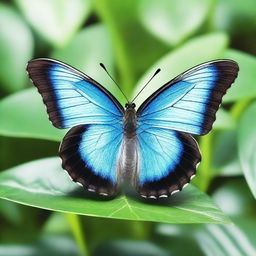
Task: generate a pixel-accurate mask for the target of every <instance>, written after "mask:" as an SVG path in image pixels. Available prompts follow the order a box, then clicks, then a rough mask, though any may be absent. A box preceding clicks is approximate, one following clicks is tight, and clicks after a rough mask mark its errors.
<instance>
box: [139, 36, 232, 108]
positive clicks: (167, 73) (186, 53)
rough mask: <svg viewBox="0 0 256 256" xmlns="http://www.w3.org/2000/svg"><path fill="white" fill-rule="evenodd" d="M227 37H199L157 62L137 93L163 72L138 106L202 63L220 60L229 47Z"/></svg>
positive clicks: (149, 87) (144, 77) (142, 81)
mask: <svg viewBox="0 0 256 256" xmlns="http://www.w3.org/2000/svg"><path fill="white" fill-rule="evenodd" d="M227 42H228V40H227V37H226V35H225V34H222V33H213V34H209V35H205V36H201V37H197V38H195V39H192V40H190V41H188V42H187V43H186V44H184V45H183V46H181V47H180V48H178V49H177V50H175V51H171V52H170V53H169V54H167V55H166V56H164V57H162V58H161V59H160V60H159V61H157V62H156V63H155V64H154V65H153V66H152V67H151V68H150V69H149V70H148V71H147V72H146V73H145V74H144V75H143V77H142V78H141V79H140V80H139V82H138V84H137V86H136V88H135V91H134V92H135V93H134V95H136V94H137V93H138V91H139V90H140V88H141V87H142V86H143V85H145V84H146V82H147V81H148V79H149V78H150V77H151V76H152V75H153V73H154V72H155V71H156V70H157V69H158V68H161V72H160V73H159V74H158V75H157V76H156V77H155V78H154V79H153V80H152V82H150V84H149V85H148V86H147V87H146V88H145V89H144V91H143V93H142V94H141V95H140V96H139V97H138V98H137V99H136V103H137V105H139V104H141V103H142V102H143V100H145V99H146V98H147V97H149V96H150V95H151V94H152V93H153V92H154V91H155V90H157V89H158V88H159V87H160V86H162V85H164V84H165V83H166V82H168V81H169V80H171V79H172V78H174V77H175V76H177V75H179V74H180V73H182V72H184V71H186V70H187V69H189V68H192V67H193V66H195V65H197V64H200V63H202V62H206V61H210V60H213V59H217V58H219V57H220V56H221V55H222V54H223V51H224V50H225V48H226V47H227Z"/></svg>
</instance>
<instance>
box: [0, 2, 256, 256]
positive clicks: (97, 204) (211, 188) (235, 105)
mask: <svg viewBox="0 0 256 256" xmlns="http://www.w3.org/2000/svg"><path fill="white" fill-rule="evenodd" d="M254 14H255V4H254V1H253V0H244V1H239V0H234V1H232V0H225V1H224V0H207V1H200V0H191V1H190V0H179V1H178V0H173V1H167V0H159V1H153V0H152V1H151V0H149V1H146V0H130V1H119V0H86V1H85V0H74V1H68V0H52V1H50V0H40V1H39V0H38V1H32V0H14V1H2V2H1V3H0V136H1V137H0V155H1V157H0V170H1V172H0V197H1V198H2V199H3V200H1V201H0V223H1V234H0V240H1V246H0V255H24V256H25V255H47V254H49V255H97V256H99V255H106V254H107V255H135V256H136V255H178V254H181V255H209V256H211V255H249V256H250V255H256V245H255V244H256V241H255V236H254V233H255V228H256V227H255V223H256V208H255V197H256V190H255V187H256V186H255V184H256V154H255V152H256V147H255V145H256V141H255V139H256V123H255V120H256V119H255V116H256V105H255V99H256V89H255V88H256V86H255V84H256V77H255V69H256V56H255V54H256V50H255V42H256V41H255V37H254V36H253V35H254V34H255V31H256V25H255V24H256V23H255V15H254ZM35 57H50V58H55V59H58V60H61V61H64V62H66V63H68V64H70V65H72V66H74V67H76V68H78V69H80V70H82V71H83V72H85V73H87V74H88V75H89V76H92V77H94V78H95V80H97V81H99V82H100V83H102V84H103V85H104V86H105V87H107V88H108V89H109V90H110V91H111V92H112V93H113V94H114V95H115V96H116V97H117V98H118V99H119V100H120V102H122V103H124V102H125V99H124V98H123V97H122V95H121V94H120V92H119V91H118V90H117V88H116V86H115V85H114V84H113V82H112V81H111V80H110V79H109V78H108V76H107V75H106V73H104V71H103V70H102V69H101V68H100V66H99V63H100V62H102V63H104V64H105V66H106V67H107V68H108V70H109V71H110V73H111V74H112V75H113V76H114V77H115V79H116V80H117V81H118V82H119V84H120V86H121V87H122V89H123V90H124V91H125V93H126V94H127V96H128V97H129V98H131V97H132V96H133V95H135V94H136V92H138V91H139V89H140V88H141V86H143V85H144V84H145V82H146V81H147V80H148V79H149V77H150V76H151V75H152V74H153V73H154V72H155V70H156V69H157V68H161V72H160V73H159V74H158V75H157V76H156V77H155V78H154V79H153V81H152V82H151V83H150V84H149V85H148V86H147V87H146V89H145V90H144V91H143V93H142V94H141V95H140V96H139V97H138V98H137V99H136V103H137V105H139V104H140V103H141V102H142V101H143V100H144V99H145V98H146V97H148V96H149V95H150V94H151V93H152V92H153V91H155V90H156V89H157V88H159V87H160V86H161V85H162V84H163V83H165V82H167V81H168V80H170V79H171V78H173V77H174V76H176V75H178V74H179V73H181V72H183V71H185V70H186V69H188V68H190V67H192V66H194V65H196V64H199V63H202V62H204V61H208V60H213V59H219V58H228V59H233V60H235V61H237V62H238V64H239V66H240V72H239V76H238V78H237V80H236V82H235V84H234V85H233V86H232V88H231V89H230V90H229V91H228V93H227V94H226V95H225V96H224V98H223V102H224V103H223V105H222V107H221V109H220V110H219V111H218V114H217V120H216V122H215V124H214V129H213V131H212V132H211V133H210V134H208V135H207V136H204V137H201V138H199V140H198V141H199V144H200V148H201V151H202V156H203V161H202V163H201V165H200V167H199V169H198V175H197V177H196V178H195V179H194V180H193V185H189V186H188V187H186V188H185V189H184V191H182V192H180V193H178V194H176V195H174V196H172V197H171V198H170V199H166V200H162V201H161V202H155V201H145V200H144V199H140V198H139V197H138V196H137V195H135V194H134V193H133V192H131V191H129V190H125V191H123V192H121V193H120V194H119V195H118V196H117V197H116V198H114V199H112V200H106V199H104V200H103V199H102V198H99V197H96V196H91V195H89V194H88V193H86V192H84V191H83V189H82V188H81V187H79V186H78V185H77V184H75V183H73V182H72V181H70V180H69V178H68V176H67V174H66V173H65V172H64V171H63V170H62V169H61V168H60V161H59V159H58V158H57V157H56V156H57V151H58V143H59V142H60V141H61V139H62V137H63V135H64V134H65V132H66V131H60V130H57V129H55V128H54V127H53V126H51V124H50V122H49V120H48V118H47V114H46V111H45V107H44V105H43V103H42V101H41V99H40V95H39V94H38V93H37V91H36V89H35V88H33V86H32V84H31V82H30V81H29V80H28V78H27V75H26V72H25V67H26V63H27V61H28V60H30V59H31V58H35ZM188 223H190V224H189V225H187V224H188ZM216 223H219V224H222V225H216ZM230 223H233V225H230Z"/></svg>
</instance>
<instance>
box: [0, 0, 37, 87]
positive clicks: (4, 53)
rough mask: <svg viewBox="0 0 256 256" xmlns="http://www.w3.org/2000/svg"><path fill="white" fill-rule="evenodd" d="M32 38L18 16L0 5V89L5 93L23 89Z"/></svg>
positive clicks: (9, 8)
mask: <svg viewBox="0 0 256 256" xmlns="http://www.w3.org/2000/svg"><path fill="white" fill-rule="evenodd" d="M32 52H33V38H32V35H31V32H30V30H29V28H28V27H27V25H26V24H25V23H24V22H23V20H22V19H21V18H20V17H19V15H18V14H17V13H16V12H15V11H14V10H13V9H12V8H11V7H9V6H6V5H4V4H0V60H1V61H0V87H1V88H4V90H5V91H7V92H14V91H16V90H18V89H21V88H24V86H25V83H26V73H25V66H26V63H27V61H28V60H30V59H31V57H32Z"/></svg>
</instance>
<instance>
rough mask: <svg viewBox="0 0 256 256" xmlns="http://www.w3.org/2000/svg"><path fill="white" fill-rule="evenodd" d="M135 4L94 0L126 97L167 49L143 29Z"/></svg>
mask: <svg viewBox="0 0 256 256" xmlns="http://www.w3.org/2000/svg"><path fill="white" fill-rule="evenodd" d="M139 3H140V1H138V0H129V1H119V0H95V1H94V4H95V10H96V12H97V15H98V16H99V18H100V19H101V20H102V21H103V22H104V24H105V25H106V27H107V28H108V32H109V34H110V35H111V39H112V42H113V46H114V47H113V49H114V53H115V60H116V64H117V65H116V66H117V69H118V71H119V83H120V86H121V87H122V88H123V90H124V91H125V93H126V94H127V96H128V97H129V96H130V95H131V93H132V89H133V87H134V84H135V82H136V80H137V77H138V76H140V75H141V73H143V72H144V70H145V69H146V68H148V67H149V66H150V65H151V64H152V63H153V62H154V61H156V60H157V59H158V58H159V57H160V56H162V55H163V54H164V53H165V52H166V51H167V50H168V47H167V46H166V45H164V44H163V43H162V42H161V41H159V40H158V39H157V38H155V37H154V36H152V35H151V34H150V33H148V32H147V31H145V29H144V27H143V26H142V24H141V23H140V21H139V17H138V5H139ZM142 49H143V50H142Z"/></svg>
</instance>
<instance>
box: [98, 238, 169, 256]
mask: <svg viewBox="0 0 256 256" xmlns="http://www.w3.org/2000/svg"><path fill="white" fill-rule="evenodd" d="M94 254H95V255H97V256H106V255H111V256H120V255H122V256H131V255H132V256H155V255H157V256H168V255H170V254H169V253H168V252H167V251H165V250H163V249H162V248H160V247H159V246H157V245H155V244H153V243H151V242H148V241H132V240H113V241H107V242H105V243H103V244H101V245H100V246H98V247H97V248H96V250H95V251H94Z"/></svg>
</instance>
